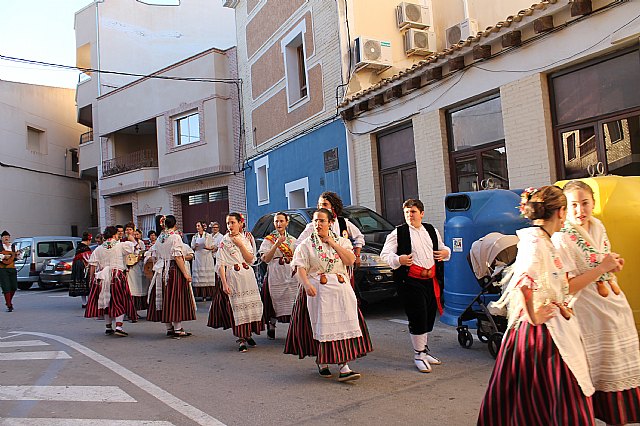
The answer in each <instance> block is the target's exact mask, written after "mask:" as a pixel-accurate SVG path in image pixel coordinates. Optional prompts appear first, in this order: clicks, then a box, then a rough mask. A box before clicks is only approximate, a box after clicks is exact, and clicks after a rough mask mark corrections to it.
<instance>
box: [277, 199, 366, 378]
mask: <svg viewBox="0 0 640 426" xmlns="http://www.w3.org/2000/svg"><path fill="white" fill-rule="evenodd" d="M332 220H333V213H331V212H330V211H329V210H327V209H318V210H316V211H315V213H314V214H313V225H314V228H315V229H314V232H313V233H312V234H311V236H310V237H308V238H305V239H304V241H302V242H300V243H299V244H298V247H297V248H296V251H295V253H294V255H293V261H292V262H291V266H292V267H293V268H297V274H296V275H297V277H298V280H299V281H300V283H301V284H302V286H300V291H299V293H298V297H297V299H296V302H295V305H294V307H293V312H292V313H291V325H290V326H289V332H288V333H287V340H286V343H285V349H284V352H285V353H287V354H292V355H298V356H299V357H300V358H304V357H305V356H311V355H315V356H316V364H317V365H318V371H319V373H320V376H321V377H324V378H329V377H331V376H332V374H331V371H330V370H329V364H338V366H339V368H340V375H339V377H338V380H339V381H341V382H344V381H350V380H355V379H359V378H360V374H358V373H356V372H354V371H352V370H351V369H350V368H349V365H348V364H347V362H349V361H352V360H354V359H356V358H359V357H362V356H365V355H366V354H367V352H371V351H372V350H373V349H372V347H371V339H370V338H369V332H368V330H367V326H366V324H365V322H364V317H363V316H362V313H361V312H360V309H358V302H357V300H356V295H355V293H354V291H353V288H352V287H351V286H350V285H349V283H348V279H349V277H348V273H347V266H349V265H352V264H353V262H354V260H355V255H354V254H353V247H352V245H351V242H350V241H349V240H348V239H346V238H342V237H337V236H336V235H335V234H334V233H333V232H331V229H330V228H331V221H332Z"/></svg>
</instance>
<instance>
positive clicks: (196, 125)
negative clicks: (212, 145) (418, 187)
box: [175, 112, 200, 146]
mask: <svg viewBox="0 0 640 426" xmlns="http://www.w3.org/2000/svg"><path fill="white" fill-rule="evenodd" d="M175 120H176V126H175V142H176V146H183V145H188V144H190V143H194V142H199V141H200V114H198V113H197V112H196V113H192V114H190V115H187V116H183V117H178V118H176V119H175Z"/></svg>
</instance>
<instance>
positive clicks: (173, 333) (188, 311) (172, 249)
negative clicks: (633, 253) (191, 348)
mask: <svg viewBox="0 0 640 426" xmlns="http://www.w3.org/2000/svg"><path fill="white" fill-rule="evenodd" d="M163 224H164V230H163V231H162V233H161V234H160V236H159V237H158V240H157V241H156V243H155V244H154V245H153V247H152V248H151V261H152V262H154V265H153V278H152V279H151V285H150V286H149V297H148V302H149V309H148V311H147V320H148V321H154V322H163V323H165V325H166V327H167V337H173V338H181V337H188V336H191V333H189V332H187V331H185V330H184V328H183V326H182V322H183V321H194V320H195V319H196V301H195V299H194V297H193V291H192V290H191V274H190V273H189V270H188V268H187V266H186V263H185V260H184V253H185V247H184V246H185V244H184V243H183V242H182V236H181V234H180V232H179V231H178V230H177V229H176V228H175V226H176V218H175V217H174V216H172V215H167V216H166V217H165V219H164V222H163Z"/></svg>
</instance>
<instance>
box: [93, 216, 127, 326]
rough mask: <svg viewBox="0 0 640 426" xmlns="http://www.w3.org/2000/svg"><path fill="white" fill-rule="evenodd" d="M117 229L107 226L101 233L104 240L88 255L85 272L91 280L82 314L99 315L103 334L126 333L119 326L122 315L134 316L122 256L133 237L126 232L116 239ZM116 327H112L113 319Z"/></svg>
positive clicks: (121, 322) (94, 316) (97, 316)
mask: <svg viewBox="0 0 640 426" xmlns="http://www.w3.org/2000/svg"><path fill="white" fill-rule="evenodd" d="M117 232H118V231H117V230H116V228H115V227H113V226H108V227H107V228H106V229H105V230H104V233H103V236H104V239H105V241H104V242H103V243H102V244H101V245H100V246H98V247H97V248H96V249H95V250H94V251H93V253H91V257H89V268H90V272H89V275H90V276H92V277H93V279H94V283H93V286H92V287H91V292H90V293H89V300H88V302H87V309H86V311H85V314H84V316H85V317H86V318H102V317H104V320H105V322H106V326H107V329H106V331H105V334H106V335H112V334H115V335H116V336H121V337H125V336H128V334H127V332H126V331H124V330H123V328H122V324H123V321H124V315H125V314H127V315H128V316H129V318H131V319H132V320H136V319H137V318H138V315H137V314H136V310H135V307H134V305H133V298H132V297H131V292H130V291H129V283H128V282H127V274H126V269H127V267H126V265H125V264H124V258H125V256H126V255H128V254H131V253H133V251H134V250H135V240H134V239H133V236H130V239H129V240H128V241H124V242H120V241H118V240H117V239H116V234H117ZM114 320H115V322H116V329H115V330H114V329H113V321H114Z"/></svg>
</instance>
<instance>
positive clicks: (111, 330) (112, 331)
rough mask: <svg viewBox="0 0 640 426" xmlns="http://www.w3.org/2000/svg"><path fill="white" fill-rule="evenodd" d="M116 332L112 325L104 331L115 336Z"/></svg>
mask: <svg viewBox="0 0 640 426" xmlns="http://www.w3.org/2000/svg"><path fill="white" fill-rule="evenodd" d="M114 333H115V331H114V330H113V328H111V327H107V329H106V330H105V331H104V334H106V335H107V336H113V334H114Z"/></svg>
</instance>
